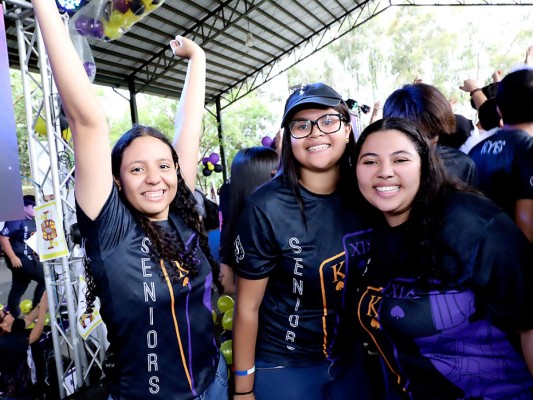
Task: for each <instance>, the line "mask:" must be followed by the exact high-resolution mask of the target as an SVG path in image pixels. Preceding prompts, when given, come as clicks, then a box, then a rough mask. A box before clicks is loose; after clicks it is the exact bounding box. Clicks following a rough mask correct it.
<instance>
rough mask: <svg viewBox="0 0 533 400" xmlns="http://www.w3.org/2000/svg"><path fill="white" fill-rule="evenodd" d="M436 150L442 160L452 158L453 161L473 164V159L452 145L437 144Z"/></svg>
mask: <svg viewBox="0 0 533 400" xmlns="http://www.w3.org/2000/svg"><path fill="white" fill-rule="evenodd" d="M437 151H438V153H439V155H440V156H441V157H442V159H443V160H444V161H447V160H453V161H455V162H457V161H460V162H463V163H465V164H474V161H473V160H472V159H471V158H470V157H468V155H466V154H465V153H463V152H462V151H460V150H458V149H455V148H453V147H449V146H441V145H439V146H438V147H437Z"/></svg>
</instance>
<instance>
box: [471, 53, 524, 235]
mask: <svg viewBox="0 0 533 400" xmlns="http://www.w3.org/2000/svg"><path fill="white" fill-rule="evenodd" d="M532 51H533V49H532ZM496 104H497V106H498V110H499V111H500V114H501V117H502V121H503V128H501V129H499V130H498V131H497V132H495V133H494V134H493V135H491V136H490V137H488V138H486V139H485V140H483V141H481V142H480V143H478V144H477V145H476V146H475V147H474V148H473V149H472V150H470V152H469V153H468V155H469V156H470V157H471V158H472V159H473V160H474V162H475V163H476V166H477V170H478V172H479V181H480V185H479V188H480V189H481V190H482V191H483V193H484V194H485V195H486V196H487V197H489V198H490V199H492V200H493V201H494V202H495V203H496V204H498V205H499V206H500V207H501V208H503V209H504V210H505V212H506V213H507V214H508V215H509V216H510V217H511V218H512V219H513V220H514V221H515V222H516V223H517V225H518V226H519V227H520V229H522V231H523V232H524V233H525V235H526V236H527V237H528V239H529V240H530V242H533V67H528V68H523V69H519V70H517V71H514V72H511V73H510V74H508V75H506V76H505V77H504V78H503V79H502V81H501V82H500V84H499V85H498V92H497V94H496Z"/></svg>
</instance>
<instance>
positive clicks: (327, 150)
mask: <svg viewBox="0 0 533 400" xmlns="http://www.w3.org/2000/svg"><path fill="white" fill-rule="evenodd" d="M325 114H338V111H336V110H335V109H333V108H327V109H325V110H319V109H308V110H302V111H299V112H297V113H296V114H294V117H293V118H292V121H294V120H298V119H307V120H310V121H316V120H317V119H318V118H320V117H321V116H323V115H325ZM349 135H350V125H349V124H348V123H345V122H342V125H341V128H340V129H339V130H338V131H337V132H334V133H329V134H326V133H323V132H321V131H320V130H319V129H318V127H317V126H316V125H313V127H312V131H311V134H310V135H309V136H307V137H306V138H303V139H295V138H293V137H292V136H291V147H292V152H293V154H294V157H295V158H296V160H297V161H298V162H299V163H300V167H301V169H304V170H308V171H312V172H325V171H329V170H331V169H334V168H338V163H339V160H340V158H341V157H342V155H343V153H344V150H345V149H346V139H347V138H348V136H349Z"/></svg>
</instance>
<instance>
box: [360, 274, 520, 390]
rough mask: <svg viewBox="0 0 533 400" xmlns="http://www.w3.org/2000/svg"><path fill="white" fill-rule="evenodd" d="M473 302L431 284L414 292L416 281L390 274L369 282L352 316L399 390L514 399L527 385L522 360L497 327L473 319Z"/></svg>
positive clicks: (469, 297)
mask: <svg viewBox="0 0 533 400" xmlns="http://www.w3.org/2000/svg"><path fill="white" fill-rule="evenodd" d="M474 300H475V299H474V294H473V293H472V292H471V291H470V290H462V289H460V288H458V289H453V288H443V287H441V285H439V284H435V285H434V287H433V288H432V289H430V290H428V291H422V290H420V289H418V288H417V281H416V280H414V279H401V278H397V279H395V280H392V281H391V282H390V283H389V284H388V285H387V286H386V287H383V288H381V287H370V286H369V287H368V288H367V289H366V291H365V292H364V293H363V295H362V297H361V299H360V302H359V309H358V317H359V322H360V323H361V325H362V326H363V328H364V329H365V331H366V332H368V334H369V335H370V337H371V338H372V341H373V342H374V343H375V345H376V347H377V349H378V350H379V352H380V353H381V355H382V357H383V359H384V360H385V364H386V365H387V367H388V368H389V370H390V373H391V376H392V377H393V380H394V381H395V382H396V383H397V384H398V385H399V386H400V387H401V388H403V390H404V391H405V392H410V391H411V390H413V392H415V393H418V394H419V395H420V393H427V395H428V396H429V397H427V398H433V397H431V396H433V395H431V393H432V391H433V393H434V390H435V389H434V387H439V391H440V392H441V393H442V395H443V396H444V397H443V398H490V399H496V398H498V399H499V398H502V397H501V396H502V394H503V393H505V395H504V396H508V397H503V398H521V397H520V393H524V390H525V389H526V388H527V386H526V385H527V384H528V383H529V378H528V377H527V376H525V374H524V372H525V371H527V368H526V367H525V365H524V361H523V358H522V356H521V354H520V353H519V352H518V351H517V350H516V348H515V347H513V346H512V345H511V343H510V342H509V340H508V337H507V335H506V334H505V333H504V332H502V331H501V330H499V329H498V328H496V327H495V326H493V325H491V324H489V323H488V322H487V321H486V320H476V318H475V317H474V315H475V312H476V308H475V301H474ZM389 335H390V337H394V338H395V342H394V343H393V341H392V340H390V339H389ZM407 376H409V377H410V378H411V380H409V379H408V378H407ZM441 377H444V378H445V380H446V381H444V382H440V383H439V384H437V383H436V382H439V379H442V378H441ZM513 393H515V394H516V396H513ZM446 396H448V397H446ZM420 398H421V397H420Z"/></svg>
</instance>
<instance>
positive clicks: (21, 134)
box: [9, 70, 31, 185]
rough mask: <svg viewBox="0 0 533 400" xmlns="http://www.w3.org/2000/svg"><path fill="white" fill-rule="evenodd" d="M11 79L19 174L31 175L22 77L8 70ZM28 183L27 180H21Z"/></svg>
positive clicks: (16, 72) (18, 72)
mask: <svg viewBox="0 0 533 400" xmlns="http://www.w3.org/2000/svg"><path fill="white" fill-rule="evenodd" d="M9 77H10V79H11V90H12V95H13V108H14V110H15V126H16V129H17V140H18V149H19V158H20V174H21V175H22V176H25V177H31V171H30V159H29V154H28V131H27V129H26V112H25V108H24V92H23V88H22V78H21V75H20V71H15V70H11V71H9ZM22 184H23V185H29V184H30V183H29V182H23V183H22Z"/></svg>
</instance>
